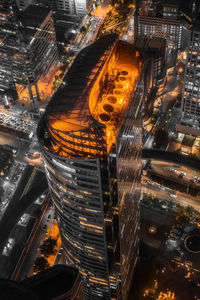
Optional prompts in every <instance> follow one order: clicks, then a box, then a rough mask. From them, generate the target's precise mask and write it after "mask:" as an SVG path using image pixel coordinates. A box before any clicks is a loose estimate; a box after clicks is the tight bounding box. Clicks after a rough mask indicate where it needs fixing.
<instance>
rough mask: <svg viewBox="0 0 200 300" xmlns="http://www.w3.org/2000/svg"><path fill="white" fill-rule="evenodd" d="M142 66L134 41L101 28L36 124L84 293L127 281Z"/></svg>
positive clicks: (145, 84) (117, 289)
mask: <svg viewBox="0 0 200 300" xmlns="http://www.w3.org/2000/svg"><path fill="white" fill-rule="evenodd" d="M147 66H148V64H146V63H144V58H143V57H142V56H141V55H140V53H139V52H138V50H137V49H136V48H135V47H134V46H132V45H130V44H128V43H127V42H124V41H119V40H118V39H117V36H116V35H114V34H111V35H107V36H103V37H102V38H101V39H99V40H97V41H96V42H95V43H94V44H92V45H90V46H88V47H87V48H84V49H83V50H82V51H81V52H80V53H79V55H78V56H77V57H76V59H75V61H74V63H73V65H72V66H71V68H70V70H69V72H68V73H67V74H66V76H65V78H64V82H63V84H62V87H61V88H60V89H59V90H58V91H57V93H56V94H55V95H54V97H53V98H52V100H51V101H50V103H49V105H48V106H47V109H46V112H45V114H44V115H43V117H42V119H41V121H40V123H39V126H38V140H39V144H40V147H41V153H42V157H43V162H44V166H45V170H46V176H47V179H48V183H49V188H50V191H51V196H52V199H53V202H54V205H55V208H56V211H57V219H58V224H59V228H60V233H61V237H62V242H63V246H64V249H65V251H66V255H67V257H68V259H69V261H70V262H72V263H73V264H74V265H75V266H76V267H77V268H78V269H79V272H80V273H81V275H82V279H83V288H84V293H85V298H86V299H94V300H97V299H104V300H106V299H127V295H128V291H129V288H130V285H131V280H132V275H133V271H134V267H135V264H136V261H137V253H138V245H139V236H138V233H139V206H138V205H139V204H138V203H139V199H140V176H141V148H142V133H141V125H142V108H143V105H144V102H145V101H146V99H147V98H148V93H150V91H151V87H152V86H151V82H152V80H151V79H150V75H149V74H148V72H149V69H148V68H147ZM148 78H149V80H148ZM117 191H118V192H117ZM120 295H122V296H120Z"/></svg>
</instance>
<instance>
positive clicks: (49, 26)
mask: <svg viewBox="0 0 200 300" xmlns="http://www.w3.org/2000/svg"><path fill="white" fill-rule="evenodd" d="M0 40H1V43H0V91H1V95H2V97H3V98H4V97H6V95H7V91H8V90H14V91H16V89H17V91H18V93H19V92H20V90H21V89H23V88H24V87H27V88H28V94H29V97H30V99H31V100H32V102H33V103H34V100H35V99H37V100H39V92H38V87H37V81H38V80H39V78H40V76H41V75H46V74H47V73H48V71H49V69H50V67H51V66H52V65H53V64H56V63H57V61H58V51H57V45H56V38H55V29H54V24H53V19H52V11H51V10H50V9H48V8H41V7H38V6H34V5H30V6H28V8H27V9H26V10H24V11H23V12H22V13H19V11H18V10H17V7H16V5H15V2H14V1H12V0H3V1H1V4H0Z"/></svg>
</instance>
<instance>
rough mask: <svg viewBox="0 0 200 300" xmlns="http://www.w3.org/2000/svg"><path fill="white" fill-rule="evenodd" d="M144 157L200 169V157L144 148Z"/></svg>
mask: <svg viewBox="0 0 200 300" xmlns="http://www.w3.org/2000/svg"><path fill="white" fill-rule="evenodd" d="M142 159H155V160H159V161H168V162H172V163H176V164H179V165H182V166H186V167H189V168H191V169H194V170H197V171H200V163H199V160H198V159H196V158H193V157H189V156H185V155H182V154H178V153H175V152H167V151H160V150H152V149H143V150H142Z"/></svg>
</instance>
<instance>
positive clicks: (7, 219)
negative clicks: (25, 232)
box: [0, 166, 48, 252]
mask: <svg viewBox="0 0 200 300" xmlns="http://www.w3.org/2000/svg"><path fill="white" fill-rule="evenodd" d="M27 168H28V169H27V172H26V173H25V175H24V176H23V177H22V178H21V184H19V186H18V188H17V190H16V192H15V194H14V196H13V198H12V201H11V202H10V203H9V205H8V207H7V209H6V211H5V213H4V215H3V217H2V219H1V221H0V236H1V240H0V252H1V251H2V250H3V248H4V246H5V244H6V242H7V239H8V237H9V235H10V233H11V231H12V229H13V228H14V226H15V225H16V224H17V222H18V220H19V219H20V217H21V216H22V215H23V213H24V212H25V211H26V210H27V209H28V207H29V206H30V204H31V203H33V202H34V201H35V200H36V199H37V198H38V197H39V196H40V195H41V194H42V193H43V192H44V191H45V190H47V189H48V184H47V180H46V177H45V175H44V174H43V173H41V172H39V171H37V172H36V174H35V178H34V180H35V184H33V185H32V187H31V188H30V189H29V191H28V192H27V193H26V194H25V195H24V196H23V197H21V195H22V194H23V191H24V190H25V189H26V187H27V184H28V182H29V180H30V177H31V175H32V172H33V170H34V168H33V167H30V166H29V167H27ZM28 174H29V176H27V175H28Z"/></svg>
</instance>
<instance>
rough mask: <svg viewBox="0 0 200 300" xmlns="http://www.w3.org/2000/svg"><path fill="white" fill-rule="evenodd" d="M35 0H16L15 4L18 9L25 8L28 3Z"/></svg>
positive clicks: (32, 2) (33, 2)
mask: <svg viewBox="0 0 200 300" xmlns="http://www.w3.org/2000/svg"><path fill="white" fill-rule="evenodd" d="M35 2H36V1H35V0H16V3H17V6H18V8H19V9H20V10H25V9H26V8H27V7H28V6H29V5H31V4H35Z"/></svg>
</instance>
